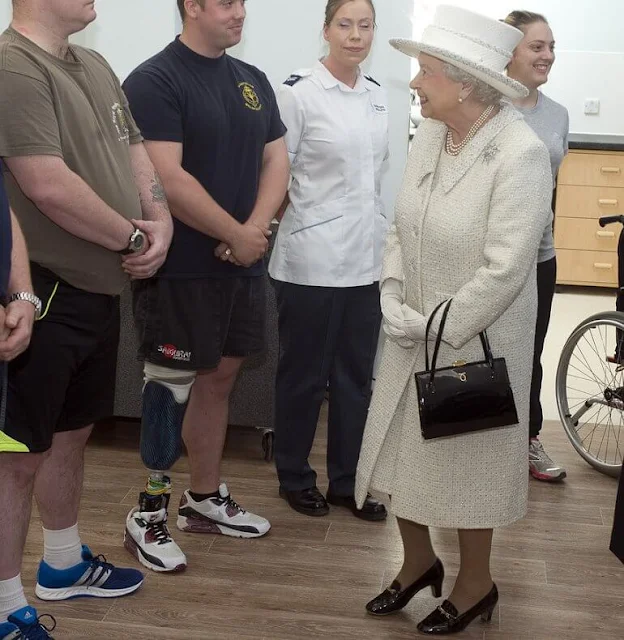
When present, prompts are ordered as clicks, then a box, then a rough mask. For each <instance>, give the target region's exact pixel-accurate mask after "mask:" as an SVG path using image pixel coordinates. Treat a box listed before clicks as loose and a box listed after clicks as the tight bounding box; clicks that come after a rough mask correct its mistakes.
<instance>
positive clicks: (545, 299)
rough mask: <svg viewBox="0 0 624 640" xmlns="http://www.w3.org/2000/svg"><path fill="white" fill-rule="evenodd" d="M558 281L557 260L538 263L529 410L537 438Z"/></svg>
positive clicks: (540, 423)
mask: <svg viewBox="0 0 624 640" xmlns="http://www.w3.org/2000/svg"><path fill="white" fill-rule="evenodd" d="M556 281H557V258H552V259H551V260H546V261H545V262H538V263H537V321H536V323H535V346H534V351H533V374H532V376H531V403H530V408H529V435H530V437H531V438H537V436H538V435H539V432H540V431H541V430H542V421H543V419H544V416H543V414H542V403H541V402H540V393H541V391H542V377H543V371H542V362H541V360H542V351H543V350H544V340H545V339H546V332H547V331H548V323H549V322H550V310H551V308H552V301H553V297H554V295H555V283H556Z"/></svg>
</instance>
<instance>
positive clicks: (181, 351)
mask: <svg viewBox="0 0 624 640" xmlns="http://www.w3.org/2000/svg"><path fill="white" fill-rule="evenodd" d="M265 287H266V281H265V277H264V276H247V277H240V278H237V277H232V278H193V279H180V278H152V279H150V280H139V281H136V282H134V283H133V294H134V296H133V298H134V319H135V322H136V325H137V330H138V333H139V358H140V359H141V360H147V361H148V362H151V363H152V364H157V365H160V366H163V367H169V368H171V369H181V370H187V371H202V370H211V369H216V367H217V366H218V365H219V362H220V361H221V358H223V357H230V358H246V357H247V356H251V355H254V354H257V353H260V352H262V351H263V350H264V345H265V339H264V326H265V308H266V290H265Z"/></svg>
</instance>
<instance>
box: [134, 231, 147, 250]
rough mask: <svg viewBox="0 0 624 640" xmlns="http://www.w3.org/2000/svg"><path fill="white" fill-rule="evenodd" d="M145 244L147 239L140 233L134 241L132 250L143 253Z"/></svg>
mask: <svg viewBox="0 0 624 640" xmlns="http://www.w3.org/2000/svg"><path fill="white" fill-rule="evenodd" d="M144 244H145V238H144V236H143V234H142V233H138V234H137V235H136V236H135V238H134V240H133V241H132V248H133V250H134V251H135V252H139V251H141V249H143V245H144Z"/></svg>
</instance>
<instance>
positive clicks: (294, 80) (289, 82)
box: [284, 73, 303, 87]
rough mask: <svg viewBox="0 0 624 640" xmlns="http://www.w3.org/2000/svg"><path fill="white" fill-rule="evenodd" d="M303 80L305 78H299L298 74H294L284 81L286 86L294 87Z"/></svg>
mask: <svg viewBox="0 0 624 640" xmlns="http://www.w3.org/2000/svg"><path fill="white" fill-rule="evenodd" d="M301 78H303V76H298V75H297V74H296V73H293V74H292V75H291V76H288V78H286V80H284V84H287V85H288V86H289V87H294V86H295V85H296V84H297V82H299V80H301Z"/></svg>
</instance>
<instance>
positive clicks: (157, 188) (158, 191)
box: [150, 173, 167, 202]
mask: <svg viewBox="0 0 624 640" xmlns="http://www.w3.org/2000/svg"><path fill="white" fill-rule="evenodd" d="M150 190H151V192H152V200H153V201H154V202H167V196H166V195H165V188H164V187H163V184H162V182H161V181H160V178H159V177H158V174H157V173H155V174H154V177H153V178H152V186H151V187H150Z"/></svg>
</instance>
